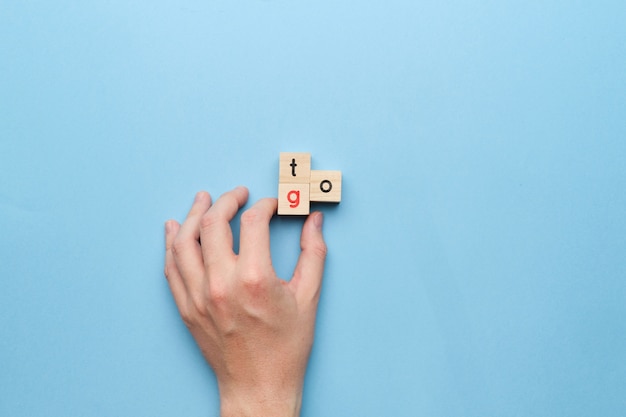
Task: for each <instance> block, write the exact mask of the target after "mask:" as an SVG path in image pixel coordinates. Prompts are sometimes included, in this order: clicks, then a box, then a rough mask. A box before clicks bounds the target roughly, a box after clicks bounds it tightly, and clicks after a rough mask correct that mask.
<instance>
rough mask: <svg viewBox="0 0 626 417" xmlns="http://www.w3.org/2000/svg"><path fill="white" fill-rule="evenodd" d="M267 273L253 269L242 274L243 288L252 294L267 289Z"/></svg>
mask: <svg viewBox="0 0 626 417" xmlns="http://www.w3.org/2000/svg"><path fill="white" fill-rule="evenodd" d="M265 278H266V277H265V274H264V273H263V272H261V271H258V270H255V269H251V270H249V271H246V272H245V273H243V274H242V275H241V284H242V286H243V288H244V289H245V290H246V291H248V292H249V293H252V294H257V293H259V292H262V291H263V290H264V289H265V286H266V285H265V283H266V282H267V280H266V279H265Z"/></svg>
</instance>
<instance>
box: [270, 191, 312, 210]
mask: <svg viewBox="0 0 626 417" xmlns="http://www.w3.org/2000/svg"><path fill="white" fill-rule="evenodd" d="M309 201H310V200H309V184H308V183H306V184H285V183H282V184H278V214H280V215H290V214H292V215H306V214H309V211H310V206H311V204H310V202H309Z"/></svg>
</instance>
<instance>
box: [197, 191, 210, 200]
mask: <svg viewBox="0 0 626 417" xmlns="http://www.w3.org/2000/svg"><path fill="white" fill-rule="evenodd" d="M204 200H209V201H210V200H211V195H210V194H209V193H208V192H207V191H204V190H202V191H198V192H197V193H196V198H195V199H194V201H195V202H196V203H197V202H200V201H204Z"/></svg>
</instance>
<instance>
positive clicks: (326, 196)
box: [309, 171, 341, 203]
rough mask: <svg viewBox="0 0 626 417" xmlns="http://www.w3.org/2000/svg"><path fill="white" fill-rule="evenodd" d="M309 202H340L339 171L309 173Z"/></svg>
mask: <svg viewBox="0 0 626 417" xmlns="http://www.w3.org/2000/svg"><path fill="white" fill-rule="evenodd" d="M310 184H311V188H310V194H309V196H310V199H311V201H323V202H330V203H339V202H340V201H341V171H311V181H310Z"/></svg>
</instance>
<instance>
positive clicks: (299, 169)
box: [278, 152, 311, 184]
mask: <svg viewBox="0 0 626 417" xmlns="http://www.w3.org/2000/svg"><path fill="white" fill-rule="evenodd" d="M279 164H280V167H279V173H278V183H279V184H308V183H309V178H310V176H311V154H310V153H305V152H281V153H280V161H279Z"/></svg>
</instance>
